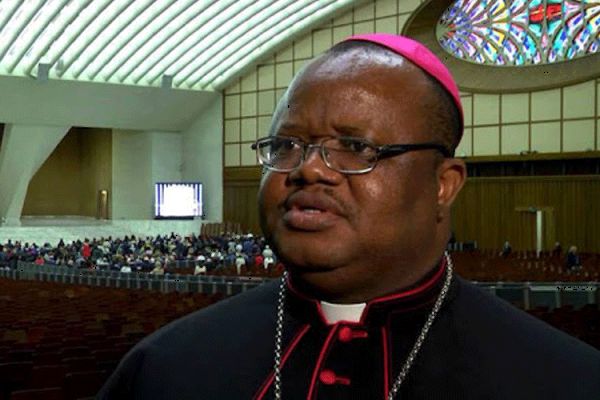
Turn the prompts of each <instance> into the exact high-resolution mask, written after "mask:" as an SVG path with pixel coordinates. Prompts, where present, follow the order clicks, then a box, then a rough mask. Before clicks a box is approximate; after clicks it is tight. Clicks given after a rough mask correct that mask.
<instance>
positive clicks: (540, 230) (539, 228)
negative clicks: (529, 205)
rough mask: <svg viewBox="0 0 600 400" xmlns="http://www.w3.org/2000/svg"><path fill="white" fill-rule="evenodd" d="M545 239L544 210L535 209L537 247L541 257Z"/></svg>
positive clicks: (538, 254)
mask: <svg viewBox="0 0 600 400" xmlns="http://www.w3.org/2000/svg"><path fill="white" fill-rule="evenodd" d="M543 239H544V210H540V209H537V210H535V249H536V251H537V257H538V258H539V257H540V253H541V252H542V246H543Z"/></svg>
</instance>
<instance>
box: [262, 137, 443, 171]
mask: <svg viewBox="0 0 600 400" xmlns="http://www.w3.org/2000/svg"><path fill="white" fill-rule="evenodd" d="M275 138H284V139H291V140H292V141H294V142H296V143H297V144H300V145H302V157H301V158H300V163H299V164H298V165H296V166H295V167H294V168H276V167H274V166H271V165H268V164H267V163H265V162H264V160H263V159H262V158H261V156H260V150H259V147H260V145H261V143H267V142H270V141H271V140H273V139H275ZM331 139H338V140H339V139H352V140H354V141H356V142H360V143H364V144H366V145H367V146H369V147H371V148H372V149H373V150H374V151H375V154H374V156H373V160H372V161H369V163H370V164H371V165H370V166H369V167H368V168H364V169H362V170H356V171H353V170H340V169H338V168H334V167H333V166H332V165H331V162H330V161H328V160H327V154H326V152H325V149H326V146H325V144H326V143H327V141H328V140H331ZM313 147H318V148H319V153H320V155H321V158H322V159H323V161H324V162H325V165H327V167H328V168H331V169H332V170H334V171H337V172H340V173H343V174H348V175H358V174H366V173H368V172H371V171H372V170H373V169H374V168H375V167H376V166H377V162H378V161H379V160H383V159H386V158H390V157H395V156H399V155H402V154H405V153H409V152H411V151H420V150H436V151H438V152H440V153H441V154H442V155H443V156H444V158H452V157H453V154H452V152H450V150H448V148H447V147H446V146H444V145H443V144H440V143H435V142H425V143H410V144H384V145H380V146H377V145H375V144H373V143H371V142H370V141H368V140H366V139H362V138H357V137H353V136H340V137H330V138H327V139H326V140H324V141H322V142H321V143H306V142H304V141H303V140H302V139H299V138H297V137H294V136H267V137H263V138H260V139H258V140H257V141H256V142H254V143H252V145H251V148H252V150H256V155H257V158H258V162H259V163H260V165H262V166H264V167H265V168H267V169H269V170H271V171H275V172H291V171H293V170H294V169H296V168H298V167H299V166H300V165H302V163H303V162H304V161H305V160H306V154H307V151H308V150H309V149H310V148H313Z"/></svg>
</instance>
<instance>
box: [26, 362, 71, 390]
mask: <svg viewBox="0 0 600 400" xmlns="http://www.w3.org/2000/svg"><path fill="white" fill-rule="evenodd" d="M66 373H67V368H65V366H64V365H60V364H59V365H40V366H35V367H33V368H32V369H31V375H30V376H29V381H28V382H27V387H28V388H32V389H42V388H47V387H53V386H62V383H63V380H64V379H65V374H66Z"/></svg>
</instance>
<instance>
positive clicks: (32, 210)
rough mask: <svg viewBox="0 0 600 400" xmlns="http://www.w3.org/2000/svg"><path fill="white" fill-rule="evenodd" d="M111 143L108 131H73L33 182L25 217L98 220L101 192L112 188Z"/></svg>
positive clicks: (48, 159) (29, 191)
mask: <svg viewBox="0 0 600 400" xmlns="http://www.w3.org/2000/svg"><path fill="white" fill-rule="evenodd" d="M111 139H112V132H111V131H110V130H107V129H87V128H72V129H71V130H70V131H69V132H68V133H67V135H66V136H65V137H64V138H63V139H62V141H61V142H60V143H59V144H58V146H57V147H56V148H55V149H54V151H53V152H52V154H51V155H50V156H49V157H48V158H47V159H46V161H44V163H43V164H42V166H41V167H40V169H39V170H38V171H37V172H36V173H35V175H34V176H33V177H32V178H31V181H30V182H29V187H28V189H27V195H26V197H25V203H24V205H23V212H22V214H23V215H80V216H89V217H95V216H96V211H97V207H96V206H97V204H96V200H97V194H98V191H99V190H102V189H106V190H108V191H109V193H110V190H111V187H112V146H111ZM109 206H110V201H109ZM109 215H110V212H109Z"/></svg>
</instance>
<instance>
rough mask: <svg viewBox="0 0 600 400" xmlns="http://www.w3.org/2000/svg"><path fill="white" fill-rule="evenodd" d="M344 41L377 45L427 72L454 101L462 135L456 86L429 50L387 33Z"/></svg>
mask: <svg viewBox="0 0 600 400" xmlns="http://www.w3.org/2000/svg"><path fill="white" fill-rule="evenodd" d="M344 41H363V42H371V43H375V44H378V45H380V46H383V47H385V48H387V49H389V50H392V51H393V52H394V53H397V54H400V55H401V56H402V57H404V58H406V59H407V60H409V61H410V62H412V63H413V64H415V65H416V66H418V67H420V68H421V69H422V70H424V71H425V72H427V74H429V75H430V76H431V77H432V78H433V79H435V80H436V81H438V82H439V83H440V84H441V85H442V87H444V89H446V91H447V92H448V93H449V94H450V96H451V97H452V100H454V105H456V108H457V109H458V114H459V117H460V130H461V135H462V128H463V126H464V125H463V124H464V116H463V108H462V104H461V102H460V94H459V92H458V86H456V82H455V81H454V78H453V77H452V74H450V71H449V70H448V68H446V66H445V65H444V64H443V63H442V61H440V59H439V58H438V57H437V56H436V55H435V54H433V52H432V51H431V50H429V49H428V48H427V47H425V46H424V45H422V44H421V43H419V42H417V41H416V40H413V39H410V38H407V37H406V36H400V35H392V34H389V33H367V34H364V35H354V36H350V37H349V38H347V39H346V40H344Z"/></svg>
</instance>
